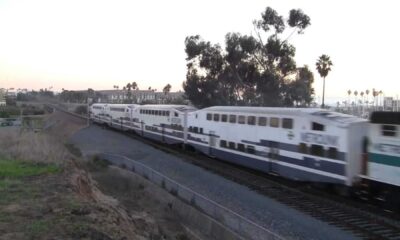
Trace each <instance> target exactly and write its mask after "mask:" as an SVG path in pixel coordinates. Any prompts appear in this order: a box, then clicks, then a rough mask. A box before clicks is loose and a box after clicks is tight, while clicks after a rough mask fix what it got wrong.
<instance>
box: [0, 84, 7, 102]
mask: <svg viewBox="0 0 400 240" xmlns="http://www.w3.org/2000/svg"><path fill="white" fill-rule="evenodd" d="M5 105H6V90H5V89H3V88H1V89H0V106H5Z"/></svg>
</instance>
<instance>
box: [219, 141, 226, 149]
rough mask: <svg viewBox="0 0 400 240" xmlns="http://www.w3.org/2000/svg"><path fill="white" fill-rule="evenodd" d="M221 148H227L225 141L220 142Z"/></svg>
mask: <svg viewBox="0 0 400 240" xmlns="http://www.w3.org/2000/svg"><path fill="white" fill-rule="evenodd" d="M219 146H220V147H223V148H226V141H225V140H221V141H219Z"/></svg>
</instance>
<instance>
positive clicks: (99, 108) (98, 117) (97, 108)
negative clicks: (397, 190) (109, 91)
mask: <svg viewBox="0 0 400 240" xmlns="http://www.w3.org/2000/svg"><path fill="white" fill-rule="evenodd" d="M89 116H90V119H91V120H92V121H94V122H97V123H100V124H104V123H109V122H110V116H109V115H108V104H105V103H94V104H92V105H91V106H90V115H89Z"/></svg>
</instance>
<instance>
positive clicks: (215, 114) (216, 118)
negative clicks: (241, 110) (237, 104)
mask: <svg viewBox="0 0 400 240" xmlns="http://www.w3.org/2000/svg"><path fill="white" fill-rule="evenodd" d="M214 121H216V122H219V114H217V113H214Z"/></svg>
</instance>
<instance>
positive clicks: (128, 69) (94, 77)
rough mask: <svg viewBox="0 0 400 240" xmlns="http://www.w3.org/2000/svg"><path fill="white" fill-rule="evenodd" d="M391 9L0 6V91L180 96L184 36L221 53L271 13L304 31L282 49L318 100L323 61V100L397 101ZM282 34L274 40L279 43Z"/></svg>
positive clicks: (295, 4)
mask: <svg viewBox="0 0 400 240" xmlns="http://www.w3.org/2000/svg"><path fill="white" fill-rule="evenodd" d="M399 4H400V3H398V2H397V1H394V0H392V1H389V0H382V1H376V0H374V1H372V0H370V1H361V0H352V1H343V0H342V1H333V0H325V1H311V0H293V1H292V0H290V1H289V0H277V1H275V0H269V1H259V0H251V1H249V0H247V1H245V0H240V1H239V0H218V1H217V0H202V1H199V0H198V1H192V0H186V1H178V0H169V1H162V0H159V1H156V0H152V1H131V0H129V1H118V0H113V1H101V0H94V1H90V0H79V1H76V0H67V1H56V0H35V1H31V0H29V1H22V0H21V1H19V0H10V1H4V0H0V88H2V87H4V88H11V87H12V88H28V89H40V88H50V87H53V89H54V90H61V89H62V88H64V89H68V90H75V89H87V88H93V89H95V90H101V89H112V87H113V86H114V85H118V86H120V87H121V88H122V86H124V85H126V84H127V83H128V82H133V81H135V82H137V83H138V85H139V88H140V89H147V88H148V87H149V86H150V87H152V88H155V89H158V90H161V89H162V88H163V87H164V86H165V85H166V84H168V83H169V84H171V85H172V91H177V90H182V82H183V81H184V80H185V78H186V61H185V58H186V55H185V51H184V40H185V37H187V36H190V35H196V34H199V35H200V36H202V38H203V39H205V40H207V41H211V42H212V43H219V44H221V45H222V46H223V45H224V38H225V35H226V33H228V32H239V33H242V34H253V35H254V28H253V25H252V21H253V20H255V19H259V18H260V16H261V12H262V11H263V10H264V9H265V8H266V7H267V6H270V7H272V8H273V9H275V10H276V11H277V12H278V13H279V14H281V15H283V16H284V17H285V18H287V16H288V13H289V11H290V10H291V9H294V8H295V9H298V8H300V9H302V10H303V11H304V12H305V13H306V14H307V15H308V16H310V18H311V26H310V27H309V28H307V29H306V30H305V32H304V34H302V35H293V36H292V37H291V38H290V39H289V41H290V43H292V44H293V45H294V46H295V47H296V57H295V60H296V62H297V65H298V66H302V65H305V64H306V65H309V66H310V68H311V69H312V70H313V71H314V76H315V83H314V88H315V91H316V97H317V99H320V96H321V95H322V79H321V78H320V77H319V75H318V73H317V72H316V70H315V62H316V60H317V58H318V57H319V56H320V55H322V54H327V55H329V56H330V57H331V59H332V61H333V64H334V66H333V67H332V71H331V72H330V73H329V75H328V77H327V78H326V99H327V100H328V101H329V100H332V99H337V98H340V97H346V96H347V90H349V89H351V90H352V91H354V90H357V91H358V92H361V91H365V90H366V89H372V88H375V89H377V90H382V91H383V92H384V94H385V95H386V96H395V97H396V95H398V94H399V95H400V87H399V86H400V81H399V74H398V68H399V66H398V65H399V61H398V58H399V56H400V34H399V31H398V23H400V14H398V9H399V7H398V6H399ZM288 35H289V33H287V32H285V33H284V34H283V37H286V36H288Z"/></svg>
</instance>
